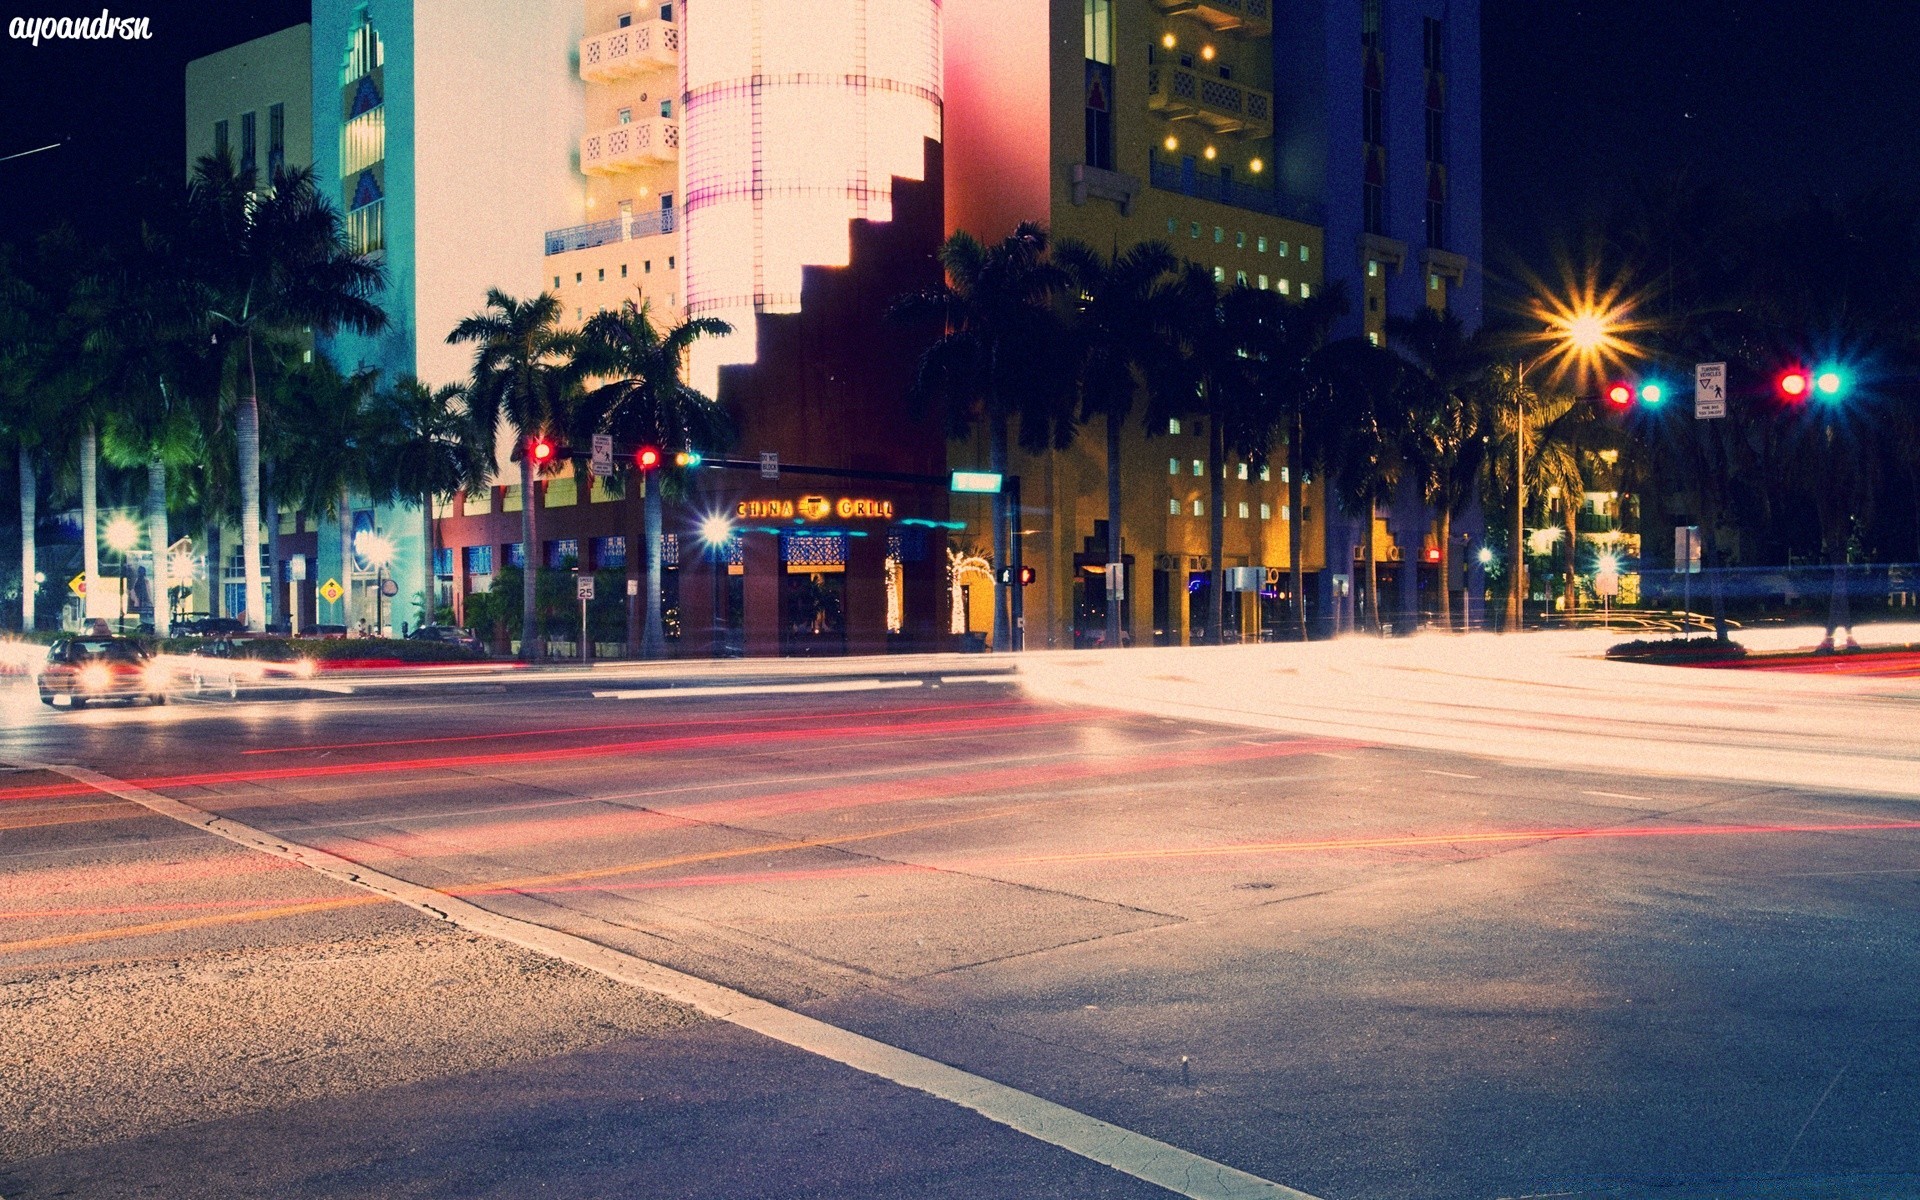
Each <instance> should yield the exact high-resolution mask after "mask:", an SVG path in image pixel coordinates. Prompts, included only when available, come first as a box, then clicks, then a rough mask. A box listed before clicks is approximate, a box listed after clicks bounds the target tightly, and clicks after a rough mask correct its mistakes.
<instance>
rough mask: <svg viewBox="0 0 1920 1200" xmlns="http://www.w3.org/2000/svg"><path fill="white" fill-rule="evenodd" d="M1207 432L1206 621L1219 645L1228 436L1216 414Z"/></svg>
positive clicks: (1223, 596)
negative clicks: (1209, 506) (1208, 477)
mask: <svg viewBox="0 0 1920 1200" xmlns="http://www.w3.org/2000/svg"><path fill="white" fill-rule="evenodd" d="M1207 435H1208V436H1207V474H1208V475H1209V476H1211V479H1210V480H1209V481H1208V485H1207V503H1208V504H1209V505H1211V506H1212V507H1211V508H1210V509H1209V511H1208V513H1207V592H1208V596H1207V620H1208V621H1209V622H1210V623H1211V625H1212V630H1211V632H1212V634H1213V637H1212V642H1213V644H1214V645H1216V646H1221V645H1225V644H1226V640H1227V630H1226V615H1227V594H1226V590H1227V589H1226V582H1227V578H1226V572H1225V570H1224V568H1223V566H1222V564H1221V561H1220V560H1221V557H1222V556H1223V554H1224V553H1225V550H1226V540H1227V526H1226V521H1227V513H1226V496H1227V476H1226V468H1227V462H1226V458H1227V435H1226V432H1225V431H1224V430H1222V429H1221V428H1220V417H1219V414H1218V413H1215V414H1214V415H1212V416H1210V417H1209V418H1208V419H1207Z"/></svg>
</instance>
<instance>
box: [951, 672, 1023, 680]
mask: <svg viewBox="0 0 1920 1200" xmlns="http://www.w3.org/2000/svg"><path fill="white" fill-rule="evenodd" d="M940 682H941V683H1016V682H1018V680H1017V678H1016V677H1015V676H1014V674H1013V673H1012V672H1010V671H1003V672H1001V673H1000V674H998V675H942V676H941V677H940Z"/></svg>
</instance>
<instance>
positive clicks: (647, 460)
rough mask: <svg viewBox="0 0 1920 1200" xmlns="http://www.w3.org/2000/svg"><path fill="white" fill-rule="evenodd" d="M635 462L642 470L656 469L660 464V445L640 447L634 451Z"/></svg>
mask: <svg viewBox="0 0 1920 1200" xmlns="http://www.w3.org/2000/svg"><path fill="white" fill-rule="evenodd" d="M633 463H634V465H635V466H637V467H639V468H640V469H641V470H642V471H651V470H653V469H655V468H656V467H658V466H659V465H660V448H659V447H658V446H642V447H640V449H639V450H638V451H636V452H635V453H634V456H633Z"/></svg>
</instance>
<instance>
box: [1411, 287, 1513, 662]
mask: <svg viewBox="0 0 1920 1200" xmlns="http://www.w3.org/2000/svg"><path fill="white" fill-rule="evenodd" d="M1387 324H1388V329H1389V330H1390V331H1391V332H1392V334H1393V339H1392V343H1391V344H1392V345H1393V346H1394V347H1395V348H1396V349H1397V350H1398V352H1399V353H1400V354H1401V355H1402V356H1403V357H1405V358H1406V359H1407V360H1408V361H1409V362H1410V363H1411V364H1412V365H1413V368H1414V370H1415V372H1416V375H1415V377H1414V379H1413V380H1412V381H1410V382H1411V390H1410V398H1411V399H1412V400H1413V408H1412V412H1411V413H1410V414H1409V415H1410V416H1411V417H1412V420H1410V421H1409V422H1408V425H1407V433H1408V435H1409V444H1408V447H1407V454H1406V461H1407V465H1408V467H1409V468H1410V469H1411V470H1412V472H1413V474H1414V477H1415V479H1416V481H1417V482H1418V484H1419V486H1420V492H1421V499H1422V500H1423V501H1425V503H1426V504H1427V505H1428V506H1429V507H1431V508H1432V509H1433V512H1434V515H1435V517H1436V518H1437V521H1438V524H1439V542H1440V625H1441V627H1442V628H1444V629H1452V628H1453V594H1452V592H1451V590H1450V589H1449V588H1448V585H1447V581H1448V580H1449V579H1451V578H1452V576H1453V518H1454V517H1455V516H1457V515H1458V514H1459V513H1460V512H1461V510H1463V509H1464V508H1465V507H1466V506H1467V504H1468V502H1469V501H1471V500H1472V498H1473V490H1474V482H1475V481H1476V480H1477V479H1479V477H1480V468H1481V465H1482V463H1483V462H1484V461H1485V457H1486V437H1485V435H1486V430H1487V427H1488V423H1489V422H1488V413H1487V410H1486V405H1485V403H1484V398H1485V393H1484V392H1483V390H1482V389H1481V388H1480V386H1479V385H1480V381H1481V379H1482V378H1483V377H1484V374H1485V371H1486V367H1487V356H1486V353H1485V351H1484V350H1483V348H1482V347H1481V344H1480V341H1479V339H1478V338H1477V337H1475V336H1471V335H1469V334H1468V333H1467V332H1466V329H1465V327H1464V326H1463V325H1462V324H1461V323H1460V318H1459V317H1457V316H1455V315H1453V314H1452V313H1446V314H1441V313H1438V312H1435V311H1434V310H1432V309H1422V310H1421V311H1420V312H1419V314H1418V315H1416V316H1415V317H1413V318H1412V319H1410V320H1401V319H1389V321H1388V323H1387Z"/></svg>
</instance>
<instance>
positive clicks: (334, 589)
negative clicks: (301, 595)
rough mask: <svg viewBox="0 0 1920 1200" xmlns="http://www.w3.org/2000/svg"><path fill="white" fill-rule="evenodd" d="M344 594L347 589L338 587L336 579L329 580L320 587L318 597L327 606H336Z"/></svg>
mask: <svg viewBox="0 0 1920 1200" xmlns="http://www.w3.org/2000/svg"><path fill="white" fill-rule="evenodd" d="M346 594H347V589H345V588H343V587H341V586H340V581H339V580H338V579H329V580H327V581H326V582H325V583H323V584H321V585H320V595H321V597H322V598H323V599H325V600H326V602H327V603H328V604H338V603H339V602H340V597H342V596H344V595H346Z"/></svg>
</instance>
